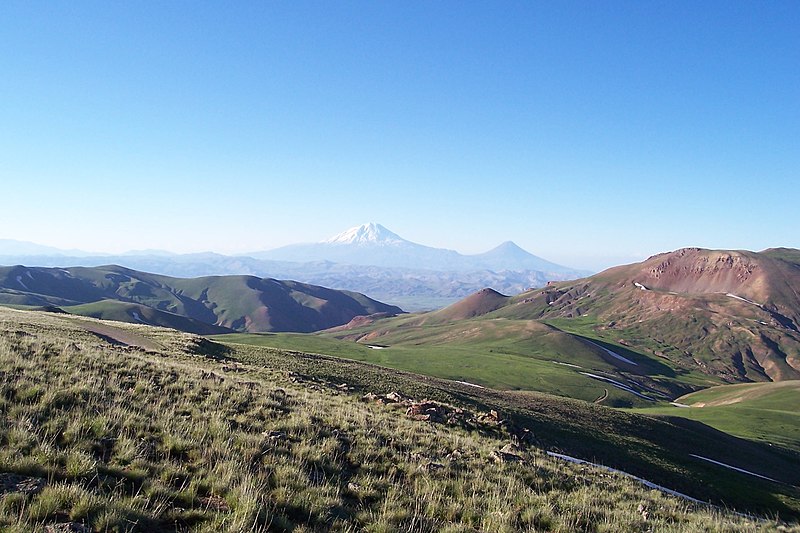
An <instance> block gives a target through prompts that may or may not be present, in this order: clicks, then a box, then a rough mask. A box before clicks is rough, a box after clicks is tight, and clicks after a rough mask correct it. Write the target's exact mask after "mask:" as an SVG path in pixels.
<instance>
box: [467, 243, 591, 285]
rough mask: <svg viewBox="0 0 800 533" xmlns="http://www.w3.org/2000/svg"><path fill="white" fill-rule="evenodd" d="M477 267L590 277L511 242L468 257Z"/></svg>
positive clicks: (586, 273)
mask: <svg viewBox="0 0 800 533" xmlns="http://www.w3.org/2000/svg"><path fill="white" fill-rule="evenodd" d="M468 257H469V258H470V259H471V260H472V261H473V262H474V264H475V265H476V266H480V267H482V268H485V269H487V270H494V271H503V270H511V271H517V272H520V271H525V270H536V271H538V272H552V273H556V272H557V273H569V274H574V275H575V277H582V276H585V275H589V274H590V272H588V271H580V270H575V269H571V268H568V267H564V266H561V265H557V264H555V263H551V262H550V261H547V260H545V259H542V258H541V257H537V256H535V255H533V254H532V253H529V252H526V251H525V250H523V249H522V248H520V247H519V246H517V245H516V244H514V243H513V242H511V241H506V242H504V243H503V244H501V245H500V246H498V247H496V248H493V249H491V250H489V251H488V252H484V253H482V254H477V255H472V256H468Z"/></svg>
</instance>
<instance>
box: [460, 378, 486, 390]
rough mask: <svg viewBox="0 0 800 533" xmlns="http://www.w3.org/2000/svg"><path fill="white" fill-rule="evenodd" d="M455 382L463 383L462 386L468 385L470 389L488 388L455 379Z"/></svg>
mask: <svg viewBox="0 0 800 533" xmlns="http://www.w3.org/2000/svg"><path fill="white" fill-rule="evenodd" d="M453 381H455V382H456V383H461V384H462V385H467V386H469V387H477V388H479V389H485V388H486V387H483V386H481V385H476V384H475V383H470V382H469V381H459V380H457V379H455V380H453Z"/></svg>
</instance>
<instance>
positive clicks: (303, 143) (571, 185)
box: [0, 0, 800, 268]
mask: <svg viewBox="0 0 800 533" xmlns="http://www.w3.org/2000/svg"><path fill="white" fill-rule="evenodd" d="M798 28H800V2H798V1H796V0H792V1H788V2H780V1H769V2H752V1H743V2H737V1H730V0H725V1H720V2H707V1H699V2H698V1H686V2H681V1H669V2H661V1H660V2H649V1H638V0H636V1H630V2H613V1H609V2H583V1H582V2H575V3H571V2H566V1H564V2H561V1H559V2H549V1H548V2H533V1H527V2H461V1H459V2H444V1H442V2H374V1H365V2H336V1H320V2H298V1H291V2H266V1H254V2H245V1H242V2H211V1H197V0H194V1H180V0H175V1H168V2H164V1H158V2H147V1H136V2H108V1H106V0H102V1H97V2H84V1H79V0H70V1H41V2H39V1H29V0H26V1H15V0H4V1H3V2H0V50H2V52H0V184H2V185H1V188H0V191H2V192H1V193H0V194H2V196H0V198H1V199H2V209H1V210H0V238H10V239H17V240H25V241H33V242H37V243H40V244H46V245H51V246H57V247H61V248H80V249H87V250H92V251H105V252H121V251H125V250H129V249H141V248H160V249H167V250H172V251H178V252H186V251H204V250H212V251H218V252H223V253H231V252H245V251H255V250H262V249H269V248H273V247H277V246H281V245H284V244H289V243H294V242H309V241H318V240H322V239H324V238H327V237H329V236H331V235H332V234H335V233H338V232H340V231H342V230H344V229H346V228H348V227H351V226H355V225H358V224H361V223H364V222H369V221H375V222H379V223H381V224H383V225H384V226H386V227H388V228H389V229H391V230H392V231H394V232H396V233H398V234H399V235H401V236H403V237H405V238H407V239H409V240H412V241H415V242H419V243H422V244H427V245H430V246H438V247H446V248H452V249H456V250H458V251H461V252H465V253H473V252H480V251H484V250H487V249H489V248H491V247H493V246H495V245H497V244H499V243H500V242H502V241H505V240H513V241H515V242H516V243H517V244H519V245H520V246H522V247H523V248H525V249H527V250H528V251H530V252H532V253H534V254H537V255H540V256H543V257H545V258H548V259H550V260H553V261H557V262H561V263H564V264H567V265H570V266H575V267H584V268H600V267H602V266H607V265H609V264H611V263H614V262H618V261H633V260H638V259H640V258H642V257H644V256H647V255H650V254H652V253H657V252H661V251H667V250H671V249H675V248H679V247H682V246H695V245H696V246H704V247H710V248H744V249H754V250H760V249H763V248H767V247H772V246H791V247H800V231H798V230H800V215H799V214H798V213H799V210H798V204H799V203H800V202H798V198H800V195H798V187H799V185H800V31H799V30H798Z"/></svg>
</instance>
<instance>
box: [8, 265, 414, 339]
mask: <svg viewBox="0 0 800 533" xmlns="http://www.w3.org/2000/svg"><path fill="white" fill-rule="evenodd" d="M0 303H5V304H14V305H27V306H58V307H60V308H63V309H64V310H65V311H67V312H72V313H76V314H82V315H87V316H93V317H97V318H109V319H113V320H122V321H126V322H138V323H146V324H150V325H161V326H167V327H173V328H176V329H182V330H185V331H190V332H193V333H220V332H225V331H228V332H230V331H232V330H233V331H247V332H265V331H295V332H310V331H317V330H321V329H327V328H330V327H333V326H338V325H341V324H345V323H347V322H348V321H350V320H351V319H353V318H354V317H356V316H361V315H371V314H374V313H388V314H396V313H402V310H401V309H400V308H399V307H395V306H391V305H386V304H383V303H381V302H378V301H375V300H372V299H371V298H368V297H366V296H364V295H363V294H359V293H355V292H348V291H336V290H332V289H327V288H324V287H319V286H315V285H309V284H305V283H298V282H295V281H278V280H275V279H269V278H266V279H265V278H257V277H254V276H210V277H201V278H192V279H183V278H172V277H167V276H160V275H156V274H149V273H146V272H139V271H136V270H131V269H128V268H123V267H119V266H103V267H95V268H86V267H71V268H41V267H37V268H32V267H24V266H15V267H0Z"/></svg>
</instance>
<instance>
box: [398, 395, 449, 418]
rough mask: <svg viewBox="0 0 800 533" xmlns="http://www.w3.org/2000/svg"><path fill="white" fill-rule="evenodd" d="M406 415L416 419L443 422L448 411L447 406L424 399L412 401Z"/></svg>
mask: <svg viewBox="0 0 800 533" xmlns="http://www.w3.org/2000/svg"><path fill="white" fill-rule="evenodd" d="M406 415H407V416H409V417H411V418H413V419H414V420H423V421H430V422H439V423H443V422H444V421H445V419H446V415H447V411H446V408H445V407H444V406H443V405H441V404H439V403H436V402H432V401H430V400H423V401H421V402H417V403H412V404H411V406H410V407H409V408H408V409H407V410H406Z"/></svg>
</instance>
